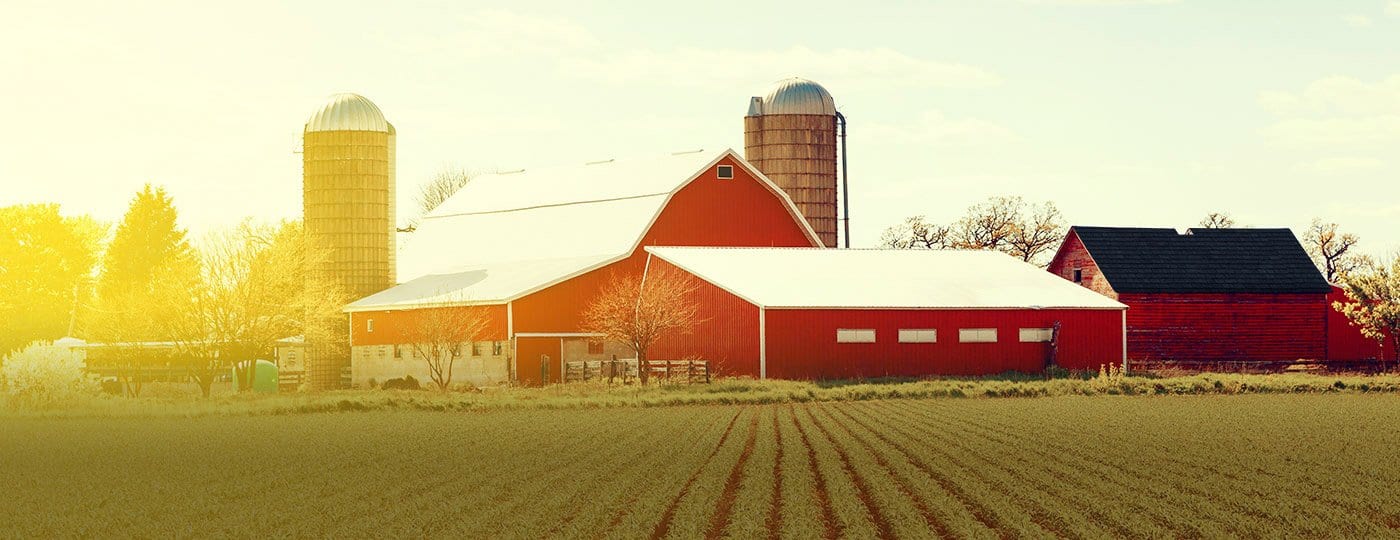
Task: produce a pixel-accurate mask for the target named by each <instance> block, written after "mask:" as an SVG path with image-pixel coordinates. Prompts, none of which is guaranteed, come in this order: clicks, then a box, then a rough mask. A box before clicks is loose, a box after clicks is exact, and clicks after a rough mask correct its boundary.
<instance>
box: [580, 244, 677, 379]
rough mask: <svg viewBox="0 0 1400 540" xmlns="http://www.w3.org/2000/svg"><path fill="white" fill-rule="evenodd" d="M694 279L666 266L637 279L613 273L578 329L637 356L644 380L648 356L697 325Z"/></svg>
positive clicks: (591, 304) (637, 276)
mask: <svg viewBox="0 0 1400 540" xmlns="http://www.w3.org/2000/svg"><path fill="white" fill-rule="evenodd" d="M698 287H699V284H698V283H697V282H696V281H695V278H693V277H691V276H690V275H689V274H686V273H684V272H682V271H680V270H677V269H675V268H672V267H669V266H654V267H651V268H649V269H648V270H647V271H646V272H644V273H642V274H617V273H614V274H612V275H611V276H609V278H608V282H607V283H606V284H605V285H603V288H602V290H600V291H599V292H598V296H596V297H595V298H594V299H593V302H591V303H590V304H589V305H588V307H587V308H586V309H585V310H584V312H583V327H584V329H585V330H586V331H588V332H593V333H598V334H602V335H603V336H604V338H605V339H607V340H610V341H617V342H621V343H623V344H624V345H627V347H628V348H631V349H632V350H633V351H634V352H636V353H637V360H638V362H640V363H641V364H640V365H641V370H640V372H641V373H642V377H643V381H645V377H646V368H645V363H646V361H647V351H648V350H649V349H650V348H651V346H652V345H654V344H655V343H656V341H657V340H658V339H660V338H661V337H663V336H666V335H670V334H676V333H679V334H688V333H690V332H691V331H693V330H694V329H695V326H696V325H697V324H700V322H701V319H700V307H699V304H698V303H697V302H696V301H695V299H694V296H695V292H696V290H697V289H698Z"/></svg>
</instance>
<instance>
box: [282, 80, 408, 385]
mask: <svg viewBox="0 0 1400 540" xmlns="http://www.w3.org/2000/svg"><path fill="white" fill-rule="evenodd" d="M394 139H395V132H394V127H393V126H392V125H390V124H389V122H388V121H386V120H385V119H384V114H383V113H382V112H380V110H379V107H377V106H375V104H374V103H373V102H371V101H370V100H368V99H365V98H364V97H363V96H360V95H357V94H336V95H333V96H331V97H330V99H329V100H328V101H327V102H326V103H325V105H323V106H321V108H320V109H318V110H317V111H316V112H315V114H312V115H311V119H310V120H307V122H306V126H305V129H304V131H303V133H302V219H303V221H304V223H305V227H306V232H307V237H308V239H309V240H310V242H311V243H312V244H313V245H314V246H318V247H321V248H323V249H326V250H327V251H328V253H327V255H328V257H327V259H326V261H325V262H324V263H323V264H322V266H321V267H320V268H319V271H320V273H322V275H328V276H330V277H331V279H333V280H335V281H336V282H338V283H339V284H340V285H341V286H342V287H343V288H344V289H345V292H346V293H348V294H349V296H350V298H351V299H356V298H363V297H365V296H369V295H371V294H374V293H377V292H379V291H382V290H384V289H387V288H389V287H392V286H393V285H394V277H395V276H394V235H395V223H394V142H395V141H394ZM347 339H348V337H347ZM308 345H310V346H311V357H312V358H311V360H312V361H311V362H310V363H309V365H308V368H309V369H308V371H309V373H308V375H309V379H310V383H311V386H312V387H313V388H331V387H335V386H338V385H339V384H340V381H341V370H342V369H343V368H344V367H345V366H347V365H349V364H348V353H345V352H332V351H342V350H343V349H344V347H343V345H344V344H339V343H337V344H316V343H309V344H308Z"/></svg>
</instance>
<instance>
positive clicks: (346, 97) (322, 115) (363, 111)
mask: <svg viewBox="0 0 1400 540" xmlns="http://www.w3.org/2000/svg"><path fill="white" fill-rule="evenodd" d="M306 131H385V132H387V131H389V122H388V121H387V120H385V119H384V113H383V112H380V110H379V107H378V106H377V105H375V104H374V102H373V101H370V100H368V99H365V97H364V96H362V95H359V94H350V93H345V94H335V95H333V96H331V97H330V99H327V100H326V103H325V104H324V105H322V106H321V108H319V109H317V110H316V112H315V113H313V114H312V115H311V118H310V119H309V120H307V121H306Z"/></svg>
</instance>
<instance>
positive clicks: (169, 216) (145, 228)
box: [90, 184, 199, 342]
mask: <svg viewBox="0 0 1400 540" xmlns="http://www.w3.org/2000/svg"><path fill="white" fill-rule="evenodd" d="M176 219H177V213H176V210H175V206H174V203H173V201H172V200H171V199H170V196H169V195H167V194H166V193H165V190H164V189H161V188H153V187H152V186H151V185H149V184H147V185H146V187H145V188H144V189H142V190H141V191H140V192H139V193H137V194H136V197H135V198H134V199H132V202H131V207H130V208H129V209H128V210H127V213H126V215H125V216H123V217H122V221H121V223H120V224H118V225H117V231H116V233H115V235H113V237H112V242H111V244H110V245H109V246H108V248H107V253H106V255H105V257H104V258H103V262H102V272H101V274H100V275H99V277H98V282H97V306H98V307H97V313H96V314H95V315H94V319H95V321H94V324H93V328H91V329H90V330H91V332H90V333H91V334H94V337H97V338H98V339H102V340H106V341H128V342H129V341H154V340H159V339H163V338H164V337H165V336H164V335H163V334H164V330H165V329H166V328H167V327H168V326H170V325H171V324H172V323H173V322H174V320H175V319H178V318H180V317H182V316H183V315H184V313H185V312H186V311H187V310H188V309H189V306H190V302H191V295H192V292H194V290H195V288H196V286H197V284H198V282H199V260H198V256H197V255H196V253H195V251H194V249H193V248H191V247H190V243H189V241H188V239H187V238H186V237H185V230H184V229H181V228H180V227H179V226H178V225H177V223H176Z"/></svg>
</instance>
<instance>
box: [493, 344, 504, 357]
mask: <svg viewBox="0 0 1400 540" xmlns="http://www.w3.org/2000/svg"><path fill="white" fill-rule="evenodd" d="M503 348H504V346H503V345H502V342H500V341H492V342H491V356H500V355H501V349H503Z"/></svg>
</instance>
